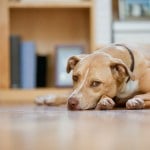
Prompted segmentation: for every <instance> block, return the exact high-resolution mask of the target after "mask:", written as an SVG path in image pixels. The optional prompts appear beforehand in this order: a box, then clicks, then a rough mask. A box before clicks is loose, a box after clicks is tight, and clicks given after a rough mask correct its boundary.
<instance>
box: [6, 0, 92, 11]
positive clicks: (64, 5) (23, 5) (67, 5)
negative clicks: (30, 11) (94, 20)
mask: <svg viewBox="0 0 150 150" xmlns="http://www.w3.org/2000/svg"><path fill="white" fill-rule="evenodd" d="M91 6H92V2H91V1H83V2H80V1H78V2H59V3H58V2H49V3H40V2H37V3H33V2H31V3H29V2H27V3H26V2H10V3H9V8H12V9H14V8H90V7H91Z"/></svg>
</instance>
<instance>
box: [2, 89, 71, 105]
mask: <svg viewBox="0 0 150 150" xmlns="http://www.w3.org/2000/svg"><path fill="white" fill-rule="evenodd" d="M70 92H71V88H45V89H30V90H24V89H7V90H6V89H1V90H0V104H16V103H17V104H23V103H24V104H26V103H34V100H35V98H36V97H37V96H40V95H47V94H69V93H70Z"/></svg>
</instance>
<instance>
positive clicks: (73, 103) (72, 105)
mask: <svg viewBox="0 0 150 150" xmlns="http://www.w3.org/2000/svg"><path fill="white" fill-rule="evenodd" d="M78 104H79V101H78V99H76V98H74V97H72V98H69V99H68V108H69V109H71V110H75V109H76V108H77V105H78Z"/></svg>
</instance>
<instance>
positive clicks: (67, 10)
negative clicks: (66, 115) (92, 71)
mask: <svg viewBox="0 0 150 150" xmlns="http://www.w3.org/2000/svg"><path fill="white" fill-rule="evenodd" d="M0 37H1V39H0V94H1V99H2V100H8V101H9V100H10V99H12V98H13V97H14V99H15V100H16V99H17V98H18V97H17V96H16V95H21V96H22V97H24V96H23V95H24V94H26V92H28V94H27V95H26V99H33V97H35V96H36V95H40V94H44V93H46V92H47V91H48V90H49V91H51V92H53V93H60V92H64V91H68V89H69V90H70V87H71V86H72V81H71V75H68V74H67V73H66V69H65V67H66V64H67V59H68V58H69V57H70V56H72V55H77V54H81V53H90V52H92V51H94V50H95V49H96V48H97V47H103V46H105V45H107V44H110V43H113V42H116V43H119V42H121V43H133V44H135V43H138V44H141V45H145V46H146V47H150V0H1V1H0ZM28 89H29V90H28ZM31 89H32V90H31ZM14 90H15V92H16V93H17V94H16V95H15V96H14V95H13V93H14Z"/></svg>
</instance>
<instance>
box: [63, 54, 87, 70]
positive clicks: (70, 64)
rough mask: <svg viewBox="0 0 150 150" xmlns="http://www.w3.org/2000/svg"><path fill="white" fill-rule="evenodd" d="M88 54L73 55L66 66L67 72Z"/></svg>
mask: <svg viewBox="0 0 150 150" xmlns="http://www.w3.org/2000/svg"><path fill="white" fill-rule="evenodd" d="M86 56H87V54H81V55H75V56H71V57H70V58H69V59H68V63H67V68H66V71H67V73H69V72H70V71H71V70H73V69H74V67H75V66H76V65H77V63H78V62H79V61H80V60H81V59H83V58H84V57H86Z"/></svg>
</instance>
